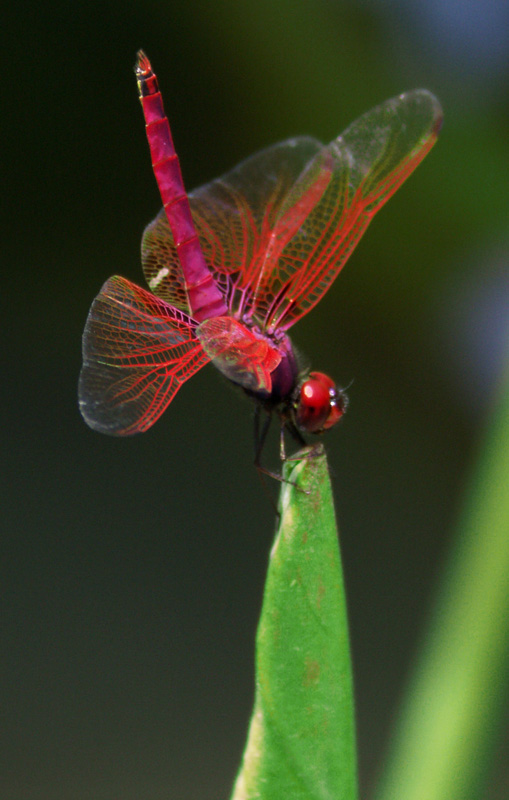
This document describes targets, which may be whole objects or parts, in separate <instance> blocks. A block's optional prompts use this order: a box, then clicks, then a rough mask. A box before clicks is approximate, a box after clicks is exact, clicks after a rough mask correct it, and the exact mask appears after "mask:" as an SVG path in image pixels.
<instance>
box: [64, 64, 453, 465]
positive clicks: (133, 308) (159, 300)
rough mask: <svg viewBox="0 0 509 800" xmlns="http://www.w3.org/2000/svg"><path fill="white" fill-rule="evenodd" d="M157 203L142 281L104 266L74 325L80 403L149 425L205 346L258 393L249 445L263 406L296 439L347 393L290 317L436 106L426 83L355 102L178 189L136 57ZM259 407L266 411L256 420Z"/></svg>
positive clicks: (320, 424)
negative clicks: (311, 353)
mask: <svg viewBox="0 0 509 800" xmlns="http://www.w3.org/2000/svg"><path fill="white" fill-rule="evenodd" d="M135 71H136V77H137V83H138V91H139V95H140V100H141V104H142V107H143V113H144V116H145V123H146V133H147V138H148V143H149V146H150V153H151V157H152V167H153V170H154V174H155V177H156V180H157V184H158V187H159V191H160V193H161V198H162V202H163V208H162V210H161V212H160V213H159V214H158V216H157V217H156V218H155V220H154V221H153V222H152V223H151V224H150V225H149V226H148V227H147V229H146V230H145V232H144V235H143V241H142V262H143V270H144V273H145V278H146V280H147V283H148V286H149V288H150V291H147V290H146V289H142V288H140V287H139V286H136V285H135V284H133V283H131V282H130V281H128V280H126V279H125V278H121V277H118V276H116V277H113V278H110V279H109V280H108V281H106V283H105V284H104V286H103V287H102V289H101V291H100V293H99V295H98V296H97V297H96V299H95V300H94V302H93V304H92V307H91V309H90V313H89V316H88V320H87V323H86V327H85V332H84V335H83V368H82V372H81V376H80V383H79V397H80V409H81V413H82V414H83V417H84V418H85V420H86V422H87V423H88V425H90V427H92V428H95V429H96V430H98V431H101V432H102V433H109V434H114V435H120V436H122V435H130V434H134V433H139V432H141V431H145V430H147V428H150V426H151V425H153V424H154V422H155V421H156V420H157V419H158V418H159V416H160V415H161V414H162V413H163V411H164V410H165V409H166V407H167V406H168V405H169V403H170V402H171V401H172V399H173V398H174V397H175V394H176V393H177V392H178V390H179V389H180V387H181V386H182V384H183V383H184V382H185V381H187V380H188V378H190V377H191V376H192V375H194V373H195V372H197V371H198V370H199V369H201V368H202V367H203V366H205V364H207V363H208V362H209V361H212V362H213V363H214V364H215V366H216V367H217V368H218V369H219V370H220V371H221V372H222V373H223V375H226V377H227V378H229V379H230V380H231V381H233V383H235V384H237V385H238V386H240V387H242V389H243V390H244V392H246V393H247V394H248V395H250V396H251V397H252V398H254V399H255V400H256V401H257V404H256V405H257V411H256V414H255V420H256V429H255V431H256V439H257V442H258V445H257V452H256V461H255V463H256V464H257V466H259V456H260V451H261V447H262V445H263V440H264V438H265V435H266V432H267V429H268V424H269V423H270V418H271V414H272V413H273V412H276V413H277V414H278V415H279V418H280V420H281V430H282V432H283V431H284V430H285V428H286V429H287V430H289V431H290V433H292V434H293V435H294V437H295V438H296V439H297V441H299V442H300V443H304V437H303V434H304V433H321V432H322V431H324V430H326V429H328V428H330V427H332V426H333V425H334V424H335V423H337V422H338V420H339V419H340V418H341V416H342V415H343V413H344V411H345V409H346V396H345V393H344V392H343V391H342V390H341V389H340V388H338V387H337V386H336V385H335V383H334V381H332V379H331V378H329V377H328V376H327V375H324V374H323V373H321V372H311V373H309V374H306V373H303V372H302V371H301V369H300V368H299V364H298V359H297V356H296V354H295V351H294V349H293V347H292V343H291V341H290V339H289V337H288V333H287V331H288V329H289V328H290V327H291V326H292V325H293V324H294V323H295V322H297V321H298V320H299V319H300V318H301V317H302V316H304V314H307V313H308V311H309V310H310V309H311V308H313V306H315V305H316V303H317V302H318V301H319V300H320V298H321V297H322V296H323V295H324V294H325V292H326V291H327V290H328V289H329V287H330V286H331V284H332V283H333V281H334V280H335V279H336V277H337V275H338V273H339V272H340V270H341V269H342V267H343V266H344V264H345V263H346V261H347V260H348V258H349V256H350V255H351V253H352V251H353V250H354V248H355V246H356V244H357V242H358V241H359V239H360V238H361V236H362V234H363V233H364V231H365V230H366V228H367V226H368V225H369V222H370V221H371V219H372V218H373V216H374V215H375V213H376V212H377V211H378V209H379V208H381V207H382V206H383V204H384V203H385V202H386V201H387V200H388V199H389V197H390V196H391V195H392V194H393V193H394V192H395V191H396V189H397V188H398V187H399V186H400V185H401V184H402V183H403V181H404V180H406V178H408V176H409V175H410V174H411V172H413V170H414V169H415V168H416V166H417V165H418V164H419V163H420V161H422V159H423V158H424V156H425V155H426V154H427V153H428V151H429V150H430V149H431V147H432V146H433V144H434V143H435V141H436V138H437V135H438V132H439V129H440V124H441V119H442V112H441V108H440V105H439V103H438V101H437V100H436V98H435V97H434V96H433V95H432V94H430V93H429V92H427V91H425V90H421V89H419V90H416V91H412V92H407V93H406V94H401V95H399V97H395V98H393V99H392V100H388V101H387V102H385V103H383V104H382V105H380V106H378V107H377V108H374V109H372V110H371V111H369V112H368V113H367V114H364V116H362V117H361V118H360V119H358V120H357V122H354V123H353V124H352V125H350V127H349V128H347V130H346V131H345V132H344V133H343V134H342V135H341V136H339V137H338V138H337V139H335V140H334V141H333V142H331V143H330V144H328V145H325V146H324V145H322V144H321V143H320V142H318V141H317V140H316V139H312V138H309V137H300V138H296V139H289V140H288V141H286V142H282V143H280V144H276V145H274V146H273V147H269V148H268V149H266V150H263V151H262V152H260V153H258V154H257V155H255V156H253V157H252V158H249V159H247V160H246V161H244V162H243V163H241V164H240V165H239V166H237V167H236V168H235V169H234V170H232V171H231V172H229V173H227V174H226V175H225V176H223V177H222V178H219V179H217V180H214V181H212V182H211V183H209V184H207V185H206V186H202V187H201V188H199V189H197V190H195V191H194V192H192V193H191V194H189V196H188V195H187V193H186V191H185V189H184V184H183V181H182V176H181V172H180V165H179V160H178V157H177V154H176V152H175V148H174V146H173V141H172V137H171V132H170V127H169V123H168V120H167V118H166V115H165V113H164V109H163V102H162V97H161V94H160V92H159V88H158V84H157V78H156V76H155V74H154V72H153V70H152V67H151V65H150V62H149V60H148V58H147V57H146V55H145V54H144V53H143V52H142V51H140V52H139V53H138V57H137V63H136V67H135ZM260 409H262V410H265V411H266V412H267V417H266V421H265V424H264V426H263V430H262V431H261V432H260V427H259V425H260V422H259V420H260Z"/></svg>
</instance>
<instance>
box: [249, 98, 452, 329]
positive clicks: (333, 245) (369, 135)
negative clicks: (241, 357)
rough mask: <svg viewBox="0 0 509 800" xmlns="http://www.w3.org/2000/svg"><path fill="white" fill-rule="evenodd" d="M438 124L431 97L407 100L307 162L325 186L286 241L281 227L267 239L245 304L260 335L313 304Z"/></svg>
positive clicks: (376, 112) (370, 116) (367, 119)
mask: <svg viewBox="0 0 509 800" xmlns="http://www.w3.org/2000/svg"><path fill="white" fill-rule="evenodd" d="M441 119H442V112H441V108H440V105H439V103H438V101H437V100H436V98H435V97H434V96H433V95H432V94H430V93H429V92H427V91H425V90H416V91H413V92H408V93H406V94H402V95H400V96H399V97H395V98H393V99H392V100H388V101H387V102H386V103H383V104H382V105H381V106H378V107H377V108H374V109H372V110H371V111H369V112H368V113H367V114H364V116H362V117H361V118H360V119H358V120H357V121H356V122H354V123H353V124H352V125H351V126H350V127H349V128H347V130H346V131H345V132H344V133H343V134H342V136H339V137H338V138H337V139H335V140H334V141H333V142H332V143H331V144H330V145H328V146H327V147H326V148H324V149H323V151H321V152H320V153H319V154H318V155H317V156H316V157H315V160H318V161H319V162H320V163H321V167H320V171H319V172H318V174H319V175H320V174H322V175H323V174H324V172H328V173H329V174H330V180H329V182H328V185H327V187H326V189H325V191H324V192H323V194H322V196H321V198H320V200H319V201H318V202H317V203H316V205H315V206H314V207H313V208H312V210H311V211H310V213H309V214H308V216H307V218H306V219H305V221H304V222H303V224H302V225H301V226H300V227H299V230H298V232H297V233H296V234H295V235H294V236H293V237H292V238H291V239H288V237H287V229H288V227H289V226H288V223H287V222H286V223H285V226H284V227H283V229H282V231H280V228H279V225H277V226H276V227H275V229H274V231H273V236H272V242H271V246H272V249H273V255H271V257H270V258H268V259H267V260H266V263H265V266H264V269H263V274H262V275H261V276H260V279H259V283H258V290H257V293H256V296H255V298H254V301H253V308H254V312H255V314H256V316H258V317H260V316H262V317H263V318H264V326H265V328H268V329H269V330H271V329H273V328H278V327H279V328H283V329H286V328H288V327H290V325H293V324H294V323H295V322H296V321H297V320H298V319H299V318H300V317H301V316H302V315H303V314H305V313H306V312H307V311H309V309H310V308H312V307H313V306H314V305H315V304H316V303H317V302H318V300H320V298H321V297H322V295H323V294H324V293H325V292H326V291H327V289H328V288H329V287H330V285H331V283H332V282H333V281H334V279H335V278H336V277H337V275H338V273H339V271H340V270H341V268H342V267H343V266H344V264H345V263H346V261H347V260H348V258H349V256H350V254H351V253H352V251H353V249H354V248H355V246H356V244H357V242H358V241H359V239H360V237H361V236H362V234H363V232H364V231H365V230H366V228H367V226H368V225H369V222H370V220H371V219H372V218H373V216H374V215H375V213H376V212H377V211H378V209H379V208H381V207H382V206H383V204H384V203H385V202H386V201H387V200H388V199H389V197H390V196H391V195H392V194H394V192H395V191H396V189H397V188H398V187H399V186H401V184H402V183H403V181H405V180H406V178H408V176H409V175H410V174H411V173H412V172H413V170H414V169H415V168H416V166H417V165H418V164H419V163H420V162H421V161H422V159H423V158H424V156H425V155H426V154H427V153H428V151H429V150H430V149H431V147H432V146H433V144H434V143H435V141H436V138H437V135H438V132H439V128H440V123H441ZM308 171H313V164H311V165H310V166H309V167H308ZM315 172H316V170H315ZM295 213H296V216H300V215H299V211H298V209H297V211H296V212H295ZM292 214H293V211H292V209H291V207H290V208H289V210H288V211H287V212H286V216H289V217H291V216H292Z"/></svg>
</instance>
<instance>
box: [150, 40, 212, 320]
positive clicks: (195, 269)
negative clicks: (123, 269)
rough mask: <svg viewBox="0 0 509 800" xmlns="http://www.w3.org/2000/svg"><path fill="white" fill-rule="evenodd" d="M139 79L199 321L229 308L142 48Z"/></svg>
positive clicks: (167, 207)
mask: <svg viewBox="0 0 509 800" xmlns="http://www.w3.org/2000/svg"><path fill="white" fill-rule="evenodd" d="M136 78H137V81H138V92H139V95H140V101H141V104H142V108H143V114H144V116H145V128H146V132H147V139H148V144H149V147H150V155H151V160H152V168H153V170H154V175H155V177H156V180H157V185H158V186H159V191H160V193H161V199H162V201H163V207H164V210H165V213H166V217H167V219H168V223H169V225H170V229H171V232H172V234H173V240H174V242H175V246H176V248H177V255H178V258H179V261H180V265H181V267H182V272H183V274H184V280H185V283H186V291H187V296H188V300H189V307H190V311H191V315H192V316H193V317H194V319H196V320H197V321H198V322H202V321H203V320H205V319H210V318H211V317H218V316H222V315H224V314H226V313H227V311H228V309H227V306H226V303H225V300H224V297H223V294H222V292H221V290H220V289H219V287H218V286H217V284H216V282H215V281H214V278H213V277H212V274H211V272H210V270H209V268H208V266H207V263H206V261H205V257H204V255H203V252H202V249H201V246H200V242H199V240H198V234H197V233H196V228H195V226H194V222H193V218H192V215H191V209H190V206H189V200H188V197H187V192H186V190H185V188H184V182H183V180H182V174H181V171H180V163H179V160H178V156H177V153H176V152H175V147H174V145H173V139H172V136H171V130H170V124H169V122H168V118H167V117H166V115H165V113H164V106H163V99H162V96H161V93H160V91H159V87H158V84H157V78H156V76H155V74H154V72H153V70H152V67H151V65H150V61H149V60H148V58H147V57H146V55H145V54H144V53H143V51H141V50H140V52H139V53H138V60H137V62H136Z"/></svg>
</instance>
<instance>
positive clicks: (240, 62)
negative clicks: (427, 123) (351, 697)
mask: <svg viewBox="0 0 509 800" xmlns="http://www.w3.org/2000/svg"><path fill="white" fill-rule="evenodd" d="M9 15H10V16H9ZM2 28H3V31H2V33H3V38H4V42H5V43H4V46H3V99H4V103H3V113H2V121H1V127H2V149H3V158H2V189H3V192H2V193H3V197H4V203H3V214H2V217H3V229H4V230H3V236H2V265H3V278H2V291H1V300H2V306H3V310H2V323H3V346H2V350H3V361H4V363H5V366H4V367H3V369H2V394H1V401H0V412H1V417H2V441H3V451H4V465H5V466H4V470H3V479H2V481H1V492H2V515H1V516H2V523H1V524H2V527H3V529H4V530H3V533H2V536H1V540H0V541H1V544H0V547H1V549H2V559H1V567H2V573H3V574H2V577H1V601H2V608H1V614H0V627H1V647H2V655H1V657H0V676H1V685H2V690H1V695H0V696H1V698H2V703H1V707H2V714H1V720H0V796H1V797H2V800H69V799H70V798H72V800H112V799H113V798H122V800H135V799H136V800H140V798H150V799H151V800H158V798H168V797H170V798H176V800H191V798H193V799H194V798H196V797H200V798H202V800H213V799H214V800H215V799H216V798H227V797H228V796H229V792H230V788H231V784H232V781H233V779H234V775H235V772H236V770H237V767H238V764H239V760H240V756H241V752H242V748H243V743H244V737H245V733H246V730H247V724H248V717H249V713H250V709H251V704H252V699H253V646H254V632H255V628H256V623H257V617H258V613H259V610H260V603H261V596H262V589H263V582H264V576H265V569H266V563H267V554H268V550H269V548H270V545H271V538H272V532H273V527H274V515H273V511H272V509H271V506H270V504H269V502H268V500H267V498H266V497H265V495H264V493H263V491H262V489H261V487H260V484H259V481H258V478H257V475H256V472H255V470H254V469H253V467H252V423H251V417H252V407H251V406H250V404H249V403H248V402H247V401H246V400H244V399H243V398H242V397H241V396H240V395H237V394H236V393H235V392H234V391H232V389H231V388H230V386H228V385H227V384H226V382H225V381H223V380H222V379H221V378H220V376H219V375H218V374H217V372H216V371H215V370H214V369H213V368H207V369H205V370H203V371H202V372H200V373H199V374H198V375H197V376H195V377H194V378H193V380H192V381H190V382H189V384H187V385H186V386H185V388H184V389H183V390H182V391H181V392H180V394H179V395H178V396H177V398H176V400H175V401H174V403H173V404H172V406H171V408H170V409H169V410H168V412H167V413H166V414H165V415H164V417H163V418H162V419H161V420H160V421H159V422H158V424H157V425H156V426H155V427H154V428H153V429H152V430H151V431H150V432H148V433H147V434H145V435H143V436H139V437H135V438H132V439H128V440H115V439H110V438H108V437H103V436H100V435H98V434H96V433H94V432H92V431H90V430H89V429H88V428H87V427H86V426H85V424H84V423H83V421H82V420H81V417H80V415H79V412H78V409H77V401H76V381H77V376H78V372H79V368H80V339H81V333H82V329H83V325H84V322H85V319H86V315H87V312H88V308H89V306H90V303H91V301H92V300H93V298H94V296H95V295H96V294H97V292H98V291H99V289H100V287H101V285H102V283H103V281H104V280H105V279H106V278H108V277H109V276H110V275H112V274H122V275H124V276H126V277H128V278H130V279H131V280H134V281H136V282H139V283H141V282H142V276H141V268H140V258H139V247H140V237H141V233H142V230H143V228H144V226H145V225H146V224H147V223H148V222H149V221H150V220H151V219H152V218H153V217H154V216H155V214H156V213H157V211H158V208H159V200H158V194H157V188H156V185H155V181H154V179H153V176H152V172H151V168H150V162H149V155H148V148H147V145H146V141H145V134H144V127H143V120H142V113H141V109H140V107H139V103H138V100H137V95H136V86H135V79H134V75H133V72H132V66H133V64H134V57H135V52H136V50H137V49H138V48H139V47H143V48H144V49H145V50H146V51H147V53H148V54H149V56H150V58H151V60H152V62H153V65H154V68H155V70H156V71H157V74H158V76H159V80H160V85H161V88H162V90H163V93H164V95H165V99H166V110H167V112H168V114H169V117H170V120H171V124H172V128H173V133H174V139H175V142H176V146H177V149H178V152H179V154H180V158H181V163H182V168H183V173H184V178H185V181H186V185H187V187H188V188H189V189H191V188H193V187H195V186H197V185H199V184H201V183H204V182H206V181H208V180H210V179H211V178H213V177H216V176H217V175H219V174H221V173H222V172H224V171H225V170H227V169H228V168H230V167H232V166H233V165H235V163H236V162H238V161H239V160H240V159H242V158H244V157H246V156H248V155H250V154H252V153H253V152H255V151H256V150H258V149H260V148H262V147H265V146H267V145H269V144H271V143H274V142H276V141H278V140H280V139H285V138H287V137H289V136H293V135H298V134H311V135H314V136H316V137H318V138H320V139H322V140H323V141H329V140H330V139H332V138H334V137H335V136H336V135H337V134H338V133H339V132H340V131H341V130H342V129H343V128H345V127H346V126H347V125H348V124H349V123H350V122H351V121H353V120H354V119H355V118H356V117H357V116H359V115H360V114H361V113H363V112H364V111H367V110H368V109H369V108H371V107H372V106H374V105H376V104H377V103H379V102H381V101H383V100H385V99H387V98H388V97H390V96H392V95H395V94H398V93H400V92H402V91H404V90H406V89H412V88H416V87H420V86H422V87H426V88H428V89H430V90H432V91H433V92H435V93H436V94H437V96H438V97H439V98H440V100H441V102H442V104H443V107H444V112H445V124H444V127H443V130H442V134H441V137H440V140H439V142H438V144H437V146H436V148H435V149H434V150H433V151H432V153H431V154H430V155H429V156H428V157H427V158H426V160H425V161H424V162H423V164H422V165H421V166H420V167H419V168H418V170H417V172H416V173H415V174H414V175H413V176H412V178H411V179H410V181H409V182H408V183H407V184H405V185H404V187H403V188H402V189H400V190H399V192H398V193H397V194H396V195H395V197H393V198H392V199H391V201H390V202H389V204H388V205H387V206H386V207H385V208H384V209H383V210H382V211H381V212H380V214H379V215H378V216H377V218H376V220H375V221H374V223H373V225H372V226H371V228H370V229H369V231H368V232H367V234H366V236H365V238H364V240H363V241H362V242H361V244H360V245H359V247H358V250H357V251H356V252H355V254H354V256H353V257H352V259H351V260H350V262H349V264H348V266H347V268H346V269H345V271H344V273H343V274H342V275H341V277H340V279H339V280H338V281H337V283H336V284H335V285H334V287H333V289H332V290H331V291H330V292H329V294H328V295H327V296H326V297H325V298H324V299H323V301H322V302H321V303H320V305H319V306H318V307H317V308H316V309H315V310H314V311H313V312H312V313H311V314H310V315H309V316H308V317H307V318H305V319H304V320H302V321H301V322H300V323H299V325H298V326H297V327H296V329H295V330H294V331H293V340H294V342H295V343H296V345H297V347H299V348H300V349H301V350H302V351H303V352H304V353H305V355H306V356H307V357H308V358H309V361H310V363H312V364H313V366H314V367H315V368H316V369H322V370H324V371H325V372H328V373H330V374H331V375H334V376H335V377H336V378H337V380H338V381H339V382H340V383H342V384H344V385H346V384H348V383H349V382H350V381H353V383H352V386H351V388H350V390H349V395H350V400H351V405H350V408H349V411H348V415H347V416H346V418H345V420H344V422H343V423H342V425H341V426H339V430H337V431H333V432H331V433H330V434H329V436H328V437H327V440H326V442H325V443H326V447H327V450H328V453H329V456H330V462H331V466H332V470H333V483H334V487H335V494H336V502H337V511H338V516H339V522H340V527H341V546H342V551H343V556H344V560H345V567H346V582H347V590H348V601H349V607H350V615H351V637H352V647H353V656H354V673H355V680H356V694H357V711H358V737H359V747H360V773H361V794H362V796H363V797H365V796H368V795H369V792H370V789H371V787H372V786H373V783H374V781H375V779H376V775H377V771H378V770H379V768H380V762H381V759H382V757H383V753H384V750H385V748H386V745H387V741H388V737H389V735H390V730H391V725H392V723H393V721H394V716H395V712H396V707H397V703H398V699H399V697H400V695H401V693H402V691H403V688H404V685H405V680H406V678H407V676H408V674H409V670H410V669H411V664H412V658H413V656H414V654H415V652H416V648H417V643H418V639H419V632H420V630H421V629H422V626H423V624H424V623H425V621H426V616H427V609H428V604H429V601H430V598H431V596H432V590H433V586H434V584H435V582H436V580H437V578H438V576H439V574H440V565H441V563H442V560H443V557H444V556H445V554H446V553H447V549H448V545H449V542H450V538H451V534H452V528H453V525H454V521H455V519H456V516H457V513H458V510H459V508H460V505H461V502H462V493H463V491H464V487H465V485H466V480H467V478H468V477H469V475H470V470H471V465H472V463H473V462H474V460H475V456H476V451H477V443H478V441H479V439H480V436H481V434H482V430H483V425H484V421H485V419H486V418H487V414H488V412H489V409H490V404H491V401H492V397H493V393H494V391H495V388H496V383H497V376H498V374H499V372H500V369H501V365H502V361H503V353H504V349H505V346H506V343H507V340H508V338H509V311H508V308H509V280H508V277H509V266H508V265H509V233H508V189H507V187H508V180H507V178H508V163H509V90H508V86H509V66H508V65H509V58H508V56H509V44H508V42H509V37H508V36H507V31H508V29H509V6H508V5H507V3H506V2H505V0H488V1H487V2H485V1H484V2H483V0H477V2H476V0H453V1H452V2H447V3H442V2H441V0H431V2H430V0H420V2H419V0H414V2H410V1H409V0H408V1H407V2H405V1H404V0H392V2H386V1H385V0H365V2H354V0H351V2H347V0H343V1H340V0H304V1H303V2H297V3H296V2H290V0H270V2H269V0H246V1H245V2H234V0H217V2H214V3H208V2H205V0H203V1H202V2H197V1H196V0H168V2H153V1H152V0H146V2H144V3H141V2H131V3H127V4H120V3H118V2H109V1H108V0H102V2H100V3H99V2H79V1H78V2H74V3H58V2H56V0H50V1H49V2H47V3H45V4H38V5H35V4H33V5H29V4H25V5H21V4H20V5H19V6H18V7H17V8H16V9H13V8H11V9H10V10H4V11H3V18H2ZM268 449H269V450H270V449H272V451H273V453H274V456H276V455H277V436H276V434H274V438H273V440H272V442H271V444H269V448H268ZM506 722H507V715H506ZM503 727H505V729H506V730H507V729H508V728H509V725H506V726H503ZM508 752H509V742H508V736H507V733H506V734H505V737H504V730H502V731H501V746H500V750H499V751H498V752H497V754H496V757H495V760H494V763H493V768H492V779H491V790H490V794H489V795H486V798H483V800H495V799H496V800H498V799H499V798H506V797H507V796H509V773H508V771H507V766H506V762H507V754H508Z"/></svg>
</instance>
